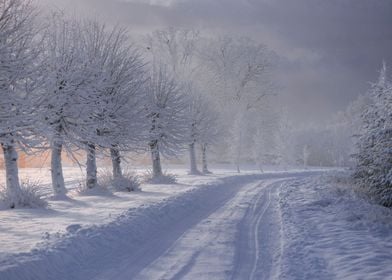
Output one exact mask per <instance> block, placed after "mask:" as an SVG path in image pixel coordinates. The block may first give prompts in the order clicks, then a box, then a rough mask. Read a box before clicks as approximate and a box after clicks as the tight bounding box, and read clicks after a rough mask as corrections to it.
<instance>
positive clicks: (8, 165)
mask: <svg viewBox="0 0 392 280" xmlns="http://www.w3.org/2000/svg"><path fill="white" fill-rule="evenodd" d="M1 146H2V148H3V153H4V164H5V174H6V187H7V191H8V192H10V194H11V196H12V197H13V198H15V200H14V201H11V208H15V206H16V205H15V203H17V201H16V198H17V196H18V193H19V192H20V183H19V174H18V153H17V152H16V150H15V146H14V141H13V140H11V141H10V143H8V144H2V145H1Z"/></svg>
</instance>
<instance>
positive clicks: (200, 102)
mask: <svg viewBox="0 0 392 280" xmlns="http://www.w3.org/2000/svg"><path fill="white" fill-rule="evenodd" d="M189 91H191V92H192V93H191V94H190V102H189V110H188V119H189V124H188V131H189V144H188V150H189V163H190V164H189V173H190V174H199V173H200V171H199V170H198V168H197V160H196V145H197V144H200V146H201V149H202V165H203V166H202V171H203V173H210V172H209V170H208V167H207V147H208V145H213V144H215V142H216V141H217V140H218V137H219V129H218V120H219V114H218V113H217V112H216V111H215V110H213V109H212V107H211V105H210V104H209V103H208V101H207V100H206V97H204V96H203V95H201V94H198V93H197V90H196V89H195V88H193V89H189Z"/></svg>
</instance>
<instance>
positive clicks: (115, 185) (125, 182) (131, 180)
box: [98, 171, 141, 192]
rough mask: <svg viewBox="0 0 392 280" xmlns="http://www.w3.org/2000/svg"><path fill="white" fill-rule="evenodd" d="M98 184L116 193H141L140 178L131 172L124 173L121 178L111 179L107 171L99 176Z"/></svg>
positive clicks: (110, 174)
mask: <svg viewBox="0 0 392 280" xmlns="http://www.w3.org/2000/svg"><path fill="white" fill-rule="evenodd" d="M98 180H99V182H100V183H99V184H100V185H101V186H104V187H106V188H111V189H113V191H117V192H132V191H141V188H140V178H139V176H137V175H136V174H135V173H134V172H132V171H124V172H122V175H121V176H118V177H117V178H116V177H113V175H112V173H111V172H109V171H106V172H103V173H102V174H101V175H100V176H99V179H98Z"/></svg>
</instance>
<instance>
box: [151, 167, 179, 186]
mask: <svg viewBox="0 0 392 280" xmlns="http://www.w3.org/2000/svg"><path fill="white" fill-rule="evenodd" d="M143 181H144V182H145V183H148V184H167V185H170V184H176V183H177V176H176V175H175V174H171V173H167V172H163V173H162V174H161V175H160V176H154V173H153V171H152V170H147V172H146V173H145V174H144V176H143Z"/></svg>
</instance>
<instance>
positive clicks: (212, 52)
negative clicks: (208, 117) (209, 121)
mask: <svg viewBox="0 0 392 280" xmlns="http://www.w3.org/2000/svg"><path fill="white" fill-rule="evenodd" d="M271 57H272V56H271V52H270V51H269V50H268V49H267V48H266V47H265V46H264V45H262V44H258V43H256V42H254V41H252V40H251V39H249V38H232V37H228V36H225V37H219V38H217V39H209V40H205V44H204V46H203V48H202V50H201V51H200V59H201V60H202V61H203V63H202V65H203V71H205V72H206V73H208V75H209V82H208V84H209V85H211V87H212V88H213V92H214V94H215V95H216V97H217V99H218V103H219V104H220V106H222V107H224V111H225V113H226V115H227V117H226V119H230V121H231V123H232V124H233V125H232V126H231V130H232V135H233V141H231V142H230V145H231V146H232V147H233V149H232V150H233V155H234V161H235V163H236V167H237V170H238V171H240V160H239V155H241V154H242V148H243V147H242V146H243V140H244V139H246V138H247V137H245V136H244V135H243V132H244V131H243V130H244V125H245V123H246V122H247V119H246V116H247V115H248V111H250V110H254V109H257V108H259V107H260V105H262V104H263V102H264V99H265V97H266V96H268V95H270V94H271V93H272V89H273V87H272V85H271V82H270V69H271V65H272V63H271ZM233 112H236V114H235V115H234V116H233ZM229 116H230V117H229Z"/></svg>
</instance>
